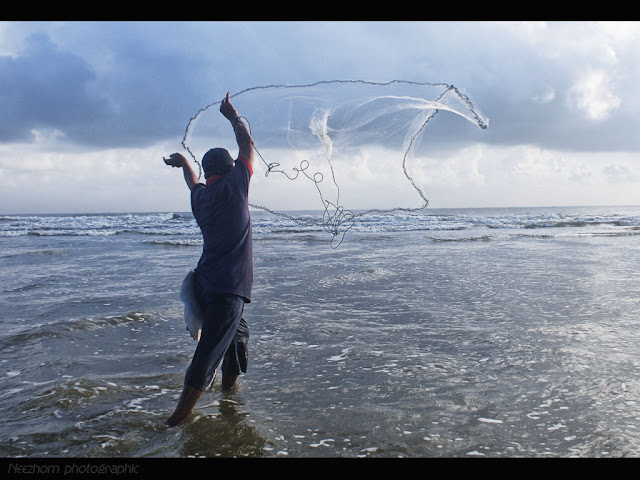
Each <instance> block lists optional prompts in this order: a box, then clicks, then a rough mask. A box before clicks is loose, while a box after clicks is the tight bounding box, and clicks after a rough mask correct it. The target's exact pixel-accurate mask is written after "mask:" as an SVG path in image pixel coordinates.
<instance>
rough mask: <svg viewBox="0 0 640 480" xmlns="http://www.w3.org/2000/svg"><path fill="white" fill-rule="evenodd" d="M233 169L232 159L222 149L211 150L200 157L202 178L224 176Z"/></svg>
mask: <svg viewBox="0 0 640 480" xmlns="http://www.w3.org/2000/svg"><path fill="white" fill-rule="evenodd" d="M232 168H233V158H231V155H229V152H228V151H227V150H226V149H224V148H212V149H211V150H209V151H208V152H207V153H205V154H204V157H202V169H203V170H204V178H207V177H210V176H211V175H224V174H225V173H229V172H230V171H231V169H232Z"/></svg>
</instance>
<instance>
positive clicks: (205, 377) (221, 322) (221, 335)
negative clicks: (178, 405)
mask: <svg viewBox="0 0 640 480" xmlns="http://www.w3.org/2000/svg"><path fill="white" fill-rule="evenodd" d="M243 311H244V299H243V298H242V297H239V296H237V295H215V296H212V297H211V298H209V299H208V303H206V305H205V313H204V323H203V325H202V334H201V336H200V341H199V342H198V346H197V347H196V351H195V353H194V354H193V358H192V359H191V364H190V365H189V367H188V368H187V372H186V374H185V379H184V384H185V385H187V386H190V387H193V388H196V389H198V390H200V391H203V392H204V391H206V390H207V389H208V388H209V387H210V386H211V384H212V383H213V379H214V378H215V373H216V369H217V368H218V365H220V362H221V361H222V360H223V358H224V357H225V353H226V352H227V350H228V349H229V346H230V345H231V343H232V342H233V341H234V339H235V337H236V334H237V332H238V327H239V326H240V321H241V319H242V313H243Z"/></svg>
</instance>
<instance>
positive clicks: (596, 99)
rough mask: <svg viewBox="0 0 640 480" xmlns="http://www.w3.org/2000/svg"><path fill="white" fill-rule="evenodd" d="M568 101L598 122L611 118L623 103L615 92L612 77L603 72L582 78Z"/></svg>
mask: <svg viewBox="0 0 640 480" xmlns="http://www.w3.org/2000/svg"><path fill="white" fill-rule="evenodd" d="M568 101H569V103H570V105H572V106H575V107H577V108H578V109H579V110H581V111H583V112H584V113H585V114H586V116H587V118H589V119H591V120H596V121H600V120H605V119H607V118H609V117H610V116H611V114H612V112H613V111H614V110H616V109H618V108H619V107H620V103H621V100H620V97H618V96H616V95H615V93H614V91H613V88H612V82H611V78H610V76H609V75H607V73H606V72H603V71H594V72H589V73H588V74H586V75H585V76H584V77H582V78H580V79H579V80H578V81H577V82H576V84H575V85H574V86H573V87H572V88H571V89H570V91H569V95H568Z"/></svg>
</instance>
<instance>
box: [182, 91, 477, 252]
mask: <svg viewBox="0 0 640 480" xmlns="http://www.w3.org/2000/svg"><path fill="white" fill-rule="evenodd" d="M399 84H402V85H410V86H411V85H413V86H419V87H422V86H428V87H436V88H442V92H441V93H440V94H439V95H438V96H437V97H436V98H435V99H434V100H430V101H429V104H428V105H430V107H429V108H431V111H430V112H429V114H428V115H427V116H426V117H425V118H423V119H420V124H419V125H417V126H415V127H414V129H413V131H411V132H410V133H411V135H410V137H409V138H408V139H406V142H405V148H404V152H403V157H402V171H403V174H404V176H405V177H406V179H407V180H408V182H409V183H410V185H411V186H412V187H413V189H414V190H415V191H416V192H417V194H418V196H419V197H420V199H421V204H420V205H419V206H417V207H399V206H398V207H392V208H369V209H363V210H362V211H359V212H354V211H352V210H349V209H346V208H345V207H344V206H343V205H341V203H340V187H339V185H338V182H337V180H336V175H335V171H334V166H333V164H332V162H331V154H330V153H329V154H328V155H327V158H326V161H327V164H328V166H329V171H330V174H331V181H332V183H333V185H334V186H335V189H336V199H335V201H331V200H328V199H327V198H325V195H324V194H323V191H322V189H321V184H322V182H323V181H324V175H323V174H322V173H321V172H319V171H317V172H315V173H312V172H310V162H309V161H308V160H307V159H304V160H302V161H300V163H299V166H297V167H292V168H291V170H292V172H291V173H289V172H287V171H285V170H284V169H283V168H280V167H281V165H280V163H278V162H267V160H265V158H264V156H263V155H262V153H261V152H260V151H259V149H258V146H257V145H256V141H255V138H254V151H255V153H256V154H257V155H258V157H259V158H260V160H261V161H262V162H263V164H264V166H265V168H266V171H265V177H268V176H269V175H271V174H280V175H283V176H284V177H285V178H287V179H288V180H291V181H295V180H296V179H298V178H301V176H303V177H304V178H306V179H307V180H309V181H311V182H312V184H313V185H314V186H315V188H316V190H317V193H318V196H319V198H320V202H321V204H322V219H321V220H319V219H314V218H313V217H311V218H301V217H296V216H294V215H291V214H289V213H285V212H281V211H277V210H275V209H273V208H269V207H267V206H265V205H258V204H253V203H250V204H249V205H250V206H251V207H252V208H255V209H258V210H262V211H265V212H268V213H270V214H272V215H277V216H279V217H281V218H284V219H286V220H289V221H291V222H293V223H295V224H296V225H300V226H304V227H321V228H322V229H323V230H324V231H325V232H327V233H328V234H330V235H331V241H330V244H331V247H332V248H337V247H338V246H340V244H341V243H342V242H343V240H344V237H345V234H346V233H347V232H348V231H349V230H350V229H351V228H353V226H354V225H355V223H356V221H357V220H358V219H359V218H362V217H364V216H366V215H371V214H385V213H391V212H418V211H421V210H424V209H425V208H427V207H428V205H429V200H428V198H427V196H426V195H425V193H424V192H423V190H422V188H420V186H418V185H417V184H416V182H415V181H414V179H413V178H412V177H411V175H410V174H409V172H408V170H407V161H408V158H409V154H410V152H411V151H412V149H413V148H414V144H415V142H416V141H417V139H418V138H419V137H420V136H421V134H422V133H423V131H424V129H425V128H426V126H427V124H428V123H429V122H430V121H431V120H432V119H433V118H434V117H435V116H436V114H437V113H438V112H439V111H440V110H442V109H445V110H449V111H452V112H454V113H458V114H460V115H463V116H466V118H467V119H468V120H469V121H471V122H473V123H475V124H476V125H477V126H478V127H480V128H481V129H486V128H487V127H488V120H487V119H486V118H485V117H484V116H483V115H482V114H481V113H480V112H479V111H478V110H477V108H476V107H475V106H474V105H473V103H472V102H471V100H470V99H469V97H468V96H467V95H465V94H464V93H462V92H461V91H460V90H458V89H457V88H456V87H455V86H453V85H450V84H447V83H430V82H412V81H404V80H393V81H391V82H386V83H377V82H369V81H364V80H324V81H318V82H315V83H310V84H305V85H264V86H256V87H251V88H247V89H245V90H242V91H240V92H238V93H236V94H234V95H232V96H231V98H236V97H239V96H241V95H245V94H247V93H250V92H258V93H259V92H260V91H265V90H284V89H289V90H291V89H293V90H295V89H308V88H311V87H318V86H323V87H324V86H330V87H332V88H333V87H334V86H340V85H348V86H368V87H371V86H373V87H382V88H384V87H387V86H390V85H399ZM446 95H453V96H454V97H455V98H456V99H457V100H459V101H460V102H461V103H462V105H463V107H464V109H466V112H464V113H461V111H460V110H459V109H457V108H454V107H450V106H448V105H445V104H441V101H442V100H443V98H444V97H445V96H446ZM388 98H390V97H388ZM403 100H406V98H404V99H403ZM411 100H413V99H411ZM418 100H422V99H418ZM220 103H221V100H220V101H216V102H213V103H210V104H209V105H207V106H205V107H203V108H201V109H200V110H198V111H197V112H196V114H195V115H194V116H193V117H191V119H190V120H189V122H188V124H187V127H186V129H185V133H184V137H183V139H182V146H183V148H184V149H185V150H186V151H187V152H188V153H189V155H190V156H191V158H192V159H193V161H194V162H195V163H196V164H197V165H198V169H199V173H198V179H200V178H201V177H202V165H201V163H200V161H199V160H198V159H197V158H196V155H195V154H194V152H193V151H192V148H191V146H190V145H189V138H190V135H191V134H192V129H193V126H194V122H195V121H196V120H198V119H199V118H200V117H201V116H202V115H203V114H204V113H205V112H207V111H208V110H209V109H211V108H213V107H215V106H217V105H220ZM240 118H241V119H242V120H244V122H246V124H247V127H248V128H249V131H250V132H251V124H250V122H249V120H248V119H247V117H246V116H244V115H241V117H240ZM313 121H314V119H313V118H312V119H311V123H313ZM311 123H310V128H311V126H312V125H311ZM320 127H321V130H320V131H316V132H314V134H315V135H316V136H317V137H319V138H320V139H321V140H322V141H324V142H327V144H328V146H329V150H330V148H331V138H330V136H329V135H328V134H327V125H326V118H325V119H324V124H322V123H321V124H320ZM322 127H324V130H322ZM251 133H252V132H251ZM252 137H253V133H252Z"/></svg>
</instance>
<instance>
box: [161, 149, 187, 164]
mask: <svg viewBox="0 0 640 480" xmlns="http://www.w3.org/2000/svg"><path fill="white" fill-rule="evenodd" d="M162 159H163V160H164V163H166V164H167V165H170V166H172V167H176V168H182V167H183V166H184V164H185V163H186V161H187V159H186V158H184V156H183V155H181V154H180V153H172V154H171V155H169V158H164V157H162Z"/></svg>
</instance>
